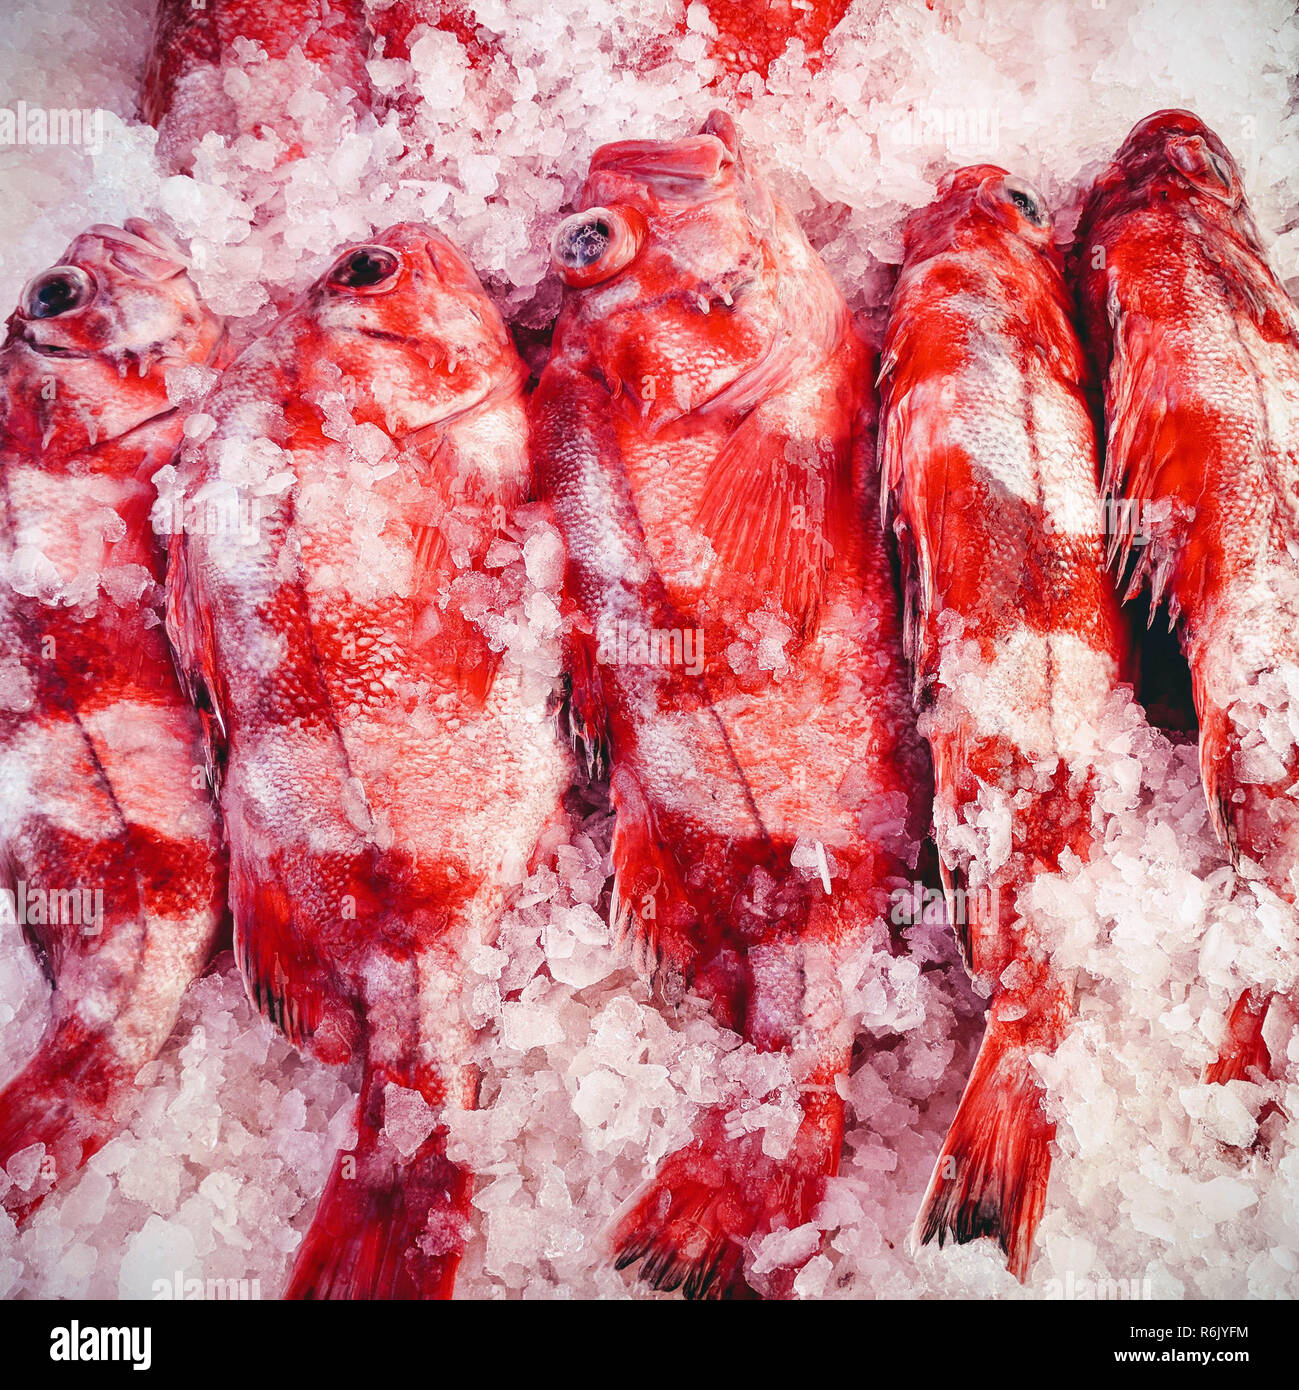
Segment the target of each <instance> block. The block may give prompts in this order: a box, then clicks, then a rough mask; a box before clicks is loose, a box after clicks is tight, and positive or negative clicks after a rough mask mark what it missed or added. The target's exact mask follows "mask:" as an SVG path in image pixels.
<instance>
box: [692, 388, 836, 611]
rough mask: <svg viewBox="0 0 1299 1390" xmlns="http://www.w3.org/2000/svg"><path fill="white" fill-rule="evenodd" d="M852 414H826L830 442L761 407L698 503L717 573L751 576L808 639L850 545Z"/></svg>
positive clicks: (720, 460)
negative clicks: (836, 563) (836, 562)
mask: <svg viewBox="0 0 1299 1390" xmlns="http://www.w3.org/2000/svg"><path fill="white" fill-rule="evenodd" d="M848 414H849V412H844V411H843V410H842V409H840V410H837V411H835V412H828V413H827V414H826V418H827V419H829V420H834V421H836V422H837V423H838V425H839V430H838V433H836V434H831V435H826V434H820V433H815V432H814V431H813V430H812V429H811V428H807V429H804V428H803V427H802V425H801V423H795V422H792V421H791V420H790V419H788V418H784V415H785V413H784V412H783V411H781V410H779V409H775V408H770V407H768V406H760V407H758V408H757V409H756V410H754V411H752V412H751V413H750V414H749V415H748V416H746V417H745V419H744V421H743V423H741V425H740V426H739V428H738V429H736V430H735V432H734V433H733V434H732V435H731V437H730V439H729V440H727V442H726V444H725V445H724V446H723V447H722V449H721V450H720V451H719V452H718V454H717V457H716V458H715V459H714V460H713V462H712V465H711V466H710V468H709V471H708V477H707V479H706V481H705V483H704V492H703V497H702V499H701V501H700V504H699V512H698V517H697V520H698V523H699V525H700V526H701V527H702V528H703V530H704V531H705V533H706V534H707V536H708V538H709V540H710V541H711V542H712V544H713V548H714V549H715V550H716V552H717V557H718V562H719V564H720V565H722V566H724V567H725V568H727V569H729V570H731V571H732V572H734V573H737V574H752V575H753V576H755V577H756V579H757V580H758V582H759V584H760V585H762V586H763V587H764V588H765V589H767V590H769V591H770V592H771V593H772V595H773V596H774V597H775V598H776V599H778V600H779V602H780V605H781V607H782V608H783V609H784V610H785V613H786V615H787V616H788V617H789V619H790V620H791V622H792V623H793V625H794V629H795V631H796V633H797V634H798V636H799V637H800V638H802V639H806V638H808V637H810V636H811V635H812V633H813V632H815V630H816V626H817V622H818V620H819V617H820V611H821V603H822V599H823V597H824V592H825V581H826V575H827V573H828V571H829V568H830V565H831V563H832V562H833V559H834V555H835V553H836V551H839V550H841V549H843V548H845V547H846V546H847V545H848V544H850V543H851V521H852V518H851V515H850V513H851V506H850V501H851V493H852V443H853V441H852V436H851V425H850V421H849V420H846V419H845V416H846V415H848Z"/></svg>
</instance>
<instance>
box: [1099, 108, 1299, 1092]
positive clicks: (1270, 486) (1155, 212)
mask: <svg viewBox="0 0 1299 1390" xmlns="http://www.w3.org/2000/svg"><path fill="white" fill-rule="evenodd" d="M1072 266H1073V271H1074V275H1075V279H1076V281H1077V285H1078V294H1079V300H1080V305H1081V309H1082V315H1083V321H1084V324H1085V328H1086V335H1087V339H1088V344H1089V347H1090V350H1091V351H1092V353H1093V354H1094V356H1095V358H1096V361H1097V366H1098V369H1099V371H1100V373H1101V374H1102V376H1103V379H1104V383H1105V416H1106V433H1107V442H1106V462H1105V489H1106V492H1107V493H1108V494H1109V495H1110V496H1111V497H1113V498H1115V499H1119V500H1120V502H1121V504H1122V505H1124V506H1126V507H1128V508H1129V509H1130V510H1131V511H1132V513H1133V514H1134V515H1136V516H1137V517H1138V518H1139V520H1140V532H1139V538H1140V541H1141V542H1142V543H1141V544H1140V545H1137V544H1135V543H1134V541H1135V540H1136V539H1137V535H1136V534H1134V532H1133V531H1132V530H1129V531H1128V532H1127V534H1126V536H1124V537H1122V538H1121V539H1122V541H1123V544H1121V545H1116V547H1115V550H1116V559H1120V558H1121V559H1122V560H1123V561H1125V562H1128V563H1129V570H1130V580H1129V584H1128V589H1127V593H1128V595H1129V596H1133V595H1134V594H1135V593H1136V592H1137V591H1138V590H1139V589H1140V588H1141V587H1142V586H1143V585H1146V586H1148V588H1149V590H1150V594H1151V600H1150V601H1151V608H1152V611H1153V610H1154V608H1155V607H1156V606H1157V605H1158V604H1159V603H1160V602H1164V601H1166V602H1167V605H1168V611H1169V615H1170V621H1171V622H1173V623H1175V624H1176V625H1177V629H1178V633H1179V638H1180V641H1181V644H1182V650H1183V652H1184V653H1185V655H1186V658H1187V662H1188V664H1189V666H1190V670H1191V678H1192V685H1193V692H1194V697H1195V708H1196V713H1197V715H1198V717H1199V724H1200V771H1201V776H1202V780H1203V782H1204V788H1205V793H1206V796H1207V798H1208V803H1209V811H1210V814H1211V817H1212V819H1213V823H1214V826H1215V829H1216V830H1217V832H1218V836H1219V838H1220V839H1221V840H1222V841H1223V843H1224V844H1225V845H1226V846H1227V848H1228V849H1229V851H1230V852H1231V855H1232V858H1233V860H1234V861H1235V862H1236V864H1237V866H1238V867H1239V868H1241V869H1242V870H1244V871H1245V872H1247V873H1249V874H1258V873H1261V874H1262V876H1263V878H1264V880H1265V882H1266V883H1267V885H1268V887H1270V888H1271V889H1272V890H1273V891H1274V892H1276V893H1277V894H1278V895H1279V896H1281V897H1282V898H1283V899H1284V900H1285V901H1287V902H1289V903H1294V902H1295V900H1296V891H1297V890H1299V800H1296V797H1295V793H1294V790H1293V788H1294V784H1295V779H1296V776H1299V738H1296V726H1295V724H1294V723H1293V722H1290V721H1288V720H1286V719H1285V717H1284V709H1285V708H1286V707H1288V708H1289V709H1290V710H1291V711H1293V710H1294V708H1295V706H1296V702H1297V701H1299V671H1297V669H1296V668H1297V667H1299V550H1297V549H1296V547H1297V545H1299V319H1297V318H1296V313H1295V308H1294V305H1293V304H1292V303H1291V301H1290V298H1289V296H1288V295H1287V294H1286V292H1285V290H1284V288H1283V287H1282V285H1281V284H1280V283H1279V281H1278V280H1277V278H1276V276H1275V274H1274V273H1273V271H1272V269H1271V267H1270V266H1269V264H1268V261H1267V256H1266V254H1265V252H1264V249H1263V245H1262V241H1261V238H1260V236H1259V232H1258V228H1257V226H1256V224H1255V222H1254V218H1253V215H1252V213H1251V212H1250V209H1249V205H1248V202H1247V201H1246V198H1245V192H1244V185H1243V181H1242V178H1241V174H1240V170H1239V168H1238V166H1237V165H1236V162H1235V160H1234V159H1233V158H1232V156H1231V154H1230V152H1229V151H1228V149H1227V147H1226V146H1225V145H1224V144H1223V142H1222V141H1221V140H1220V139H1219V137H1218V136H1217V135H1215V134H1214V133H1213V132H1212V131H1211V130H1209V128H1208V127H1207V126H1205V125H1204V123H1203V122H1202V121H1200V120H1199V118H1198V117H1196V116H1195V115H1193V114H1192V113H1191V112H1189V111H1158V112H1155V113H1154V114H1153V115H1151V116H1148V117H1146V118H1145V119H1144V120H1143V121H1140V122H1138V124H1137V125H1136V126H1135V127H1134V128H1133V129H1132V131H1131V132H1130V133H1129V135H1128V137H1127V139H1126V140H1125V141H1124V143H1123V145H1122V147H1121V148H1120V149H1119V151H1118V153H1117V154H1116V155H1115V157H1114V159H1113V160H1112V161H1111V163H1110V164H1109V166H1108V167H1107V168H1106V169H1105V170H1104V171H1102V173H1101V174H1100V175H1099V176H1098V178H1097V179H1096V181H1095V183H1094V185H1093V187H1092V189H1091V191H1090V193H1089V195H1088V198H1087V201H1086V204H1085V206H1084V209H1083V214H1082V218H1081V220H1080V222H1079V226H1078V231H1077V233H1076V236H1075V242H1074V249H1073V252H1072ZM1269 686H1270V687H1272V688H1271V689H1270V690H1266V689H1264V687H1269ZM1269 707H1270V708H1271V709H1272V710H1273V711H1279V712H1273V713H1269ZM1290 719H1291V720H1293V719H1294V715H1293V714H1291V716H1290ZM1268 985H1269V982H1267V981H1257V982H1255V983H1254V985H1253V986H1252V987H1251V988H1250V989H1249V990H1247V991H1246V992H1245V993H1244V994H1243V995H1242V996H1241V998H1240V999H1239V1000H1238V1001H1237V1003H1236V1005H1235V1007H1234V1008H1233V1009H1232V1010H1231V1012H1230V1017H1229V1020H1228V1025H1227V1030H1226V1037H1225V1039H1224V1042H1223V1045H1222V1052H1221V1055H1220V1057H1219V1059H1218V1060H1217V1062H1215V1063H1214V1064H1212V1065H1211V1066H1210V1068H1209V1069H1208V1072H1207V1076H1208V1078H1209V1079H1212V1080H1218V1081H1227V1080H1231V1079H1233V1078H1236V1077H1246V1076H1248V1075H1250V1074H1251V1073H1254V1074H1258V1073H1260V1072H1261V1073H1263V1074H1266V1073H1267V1072H1268V1071H1269V1069H1270V1061H1269V1059H1268V1053H1267V1048H1266V1045H1265V1044H1264V1041H1263V1028H1264V1023H1265V1019H1266V1015H1267V1002H1268Z"/></svg>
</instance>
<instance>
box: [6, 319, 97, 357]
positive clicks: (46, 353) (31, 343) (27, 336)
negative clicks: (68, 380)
mask: <svg viewBox="0 0 1299 1390" xmlns="http://www.w3.org/2000/svg"><path fill="white" fill-rule="evenodd" d="M15 342H17V343H21V344H22V345H23V346H24V347H25V348H27V349H28V350H29V351H31V352H34V353H36V355H37V356H39V357H57V358H60V359H62V360H65V361H67V360H82V361H84V360H85V359H86V358H87V357H89V356H90V353H88V352H77V351H75V350H74V349H72V348H65V347H60V346H59V345H58V344H57V343H43V342H41V340H40V339H39V338H36V337H33V336H32V332H31V328H30V327H28V328H26V329H24V331H23V332H22V334H21V335H20V336H19V337H18V338H16V339H15Z"/></svg>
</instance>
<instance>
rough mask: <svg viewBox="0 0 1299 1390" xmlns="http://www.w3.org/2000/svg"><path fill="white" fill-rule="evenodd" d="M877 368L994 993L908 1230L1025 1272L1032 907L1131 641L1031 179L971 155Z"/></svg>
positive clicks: (931, 711)
mask: <svg viewBox="0 0 1299 1390" xmlns="http://www.w3.org/2000/svg"><path fill="white" fill-rule="evenodd" d="M882 381H883V384H884V414H883V421H884V424H883V431H882V436H881V439H882V448H881V458H882V463H883V469H884V481H885V486H886V488H887V489H888V491H889V494H890V495H891V497H892V501H893V505H894V507H895V509H896V521H895V528H896V530H897V532H898V535H899V538H900V541H901V545H902V552H903V563H904V570H905V572H906V578H907V601H908V603H907V606H908V612H907V644H908V650H909V654H910V656H911V660H912V664H913V668H914V673H915V691H916V697H917V703H918V706H919V708H920V709H921V710H922V711H923V714H922V717H921V729H922V731H923V732H925V733H926V735H927V736H928V738H929V742H930V747H931V749H932V751H933V759H934V779H935V787H936V801H935V810H934V831H935V837H936V840H937V843H938V848H939V854H940V859H941V862H942V867H943V871H944V878H945V883H946V886H947V888H948V898H949V908H950V912H951V916H952V920H953V922H954V924H955V926H956V930H957V935H958V939H959V940H960V942H961V946H962V950H963V953H964V955H965V959H966V962H967V964H968V965H969V968H970V971H971V973H972V975H973V976H974V978H975V980H976V982H977V983H978V984H979V985H980V987H981V988H982V990H983V991H984V992H986V993H988V994H990V995H991V1000H992V1002H991V1006H990V1010H989V1020H988V1028H987V1033H986V1035H985V1038H984V1042H983V1046H982V1049H981V1050H980V1053H979V1058H978V1060H977V1062H976V1064H975V1071H974V1074H973V1075H972V1077H971V1079H970V1082H969V1085H968V1087H967V1089H966V1093H965V1097H964V1099H963V1100H962V1103H961V1108H960V1110H959V1112H958V1114H957V1116H956V1119H955V1120H954V1121H953V1124H952V1128H951V1131H950V1132H949V1135H948V1139H947V1143H946V1144H945V1146H944V1149H943V1153H942V1154H941V1155H940V1158H939V1162H938V1165H937V1168H936V1170H935V1175H934V1178H933V1180H932V1182H931V1184H930V1189H929V1193H928V1194H927V1197H926V1203H925V1207H924V1209H923V1210H922V1212H921V1215H920V1218H919V1220H918V1222H917V1228H916V1232H917V1236H918V1238H919V1239H921V1240H929V1239H931V1238H932V1237H934V1236H937V1237H938V1238H939V1240H940V1242H941V1241H942V1240H944V1239H945V1238H947V1237H948V1236H951V1237H953V1238H955V1239H956V1240H969V1239H972V1238H973V1237H976V1236H980V1235H992V1236H995V1237H997V1238H999V1240H1000V1241H1001V1244H1002V1247H1003V1249H1004V1250H1005V1251H1006V1253H1007V1256H1008V1259H1009V1262H1010V1265H1011V1268H1012V1269H1013V1270H1014V1271H1015V1273H1016V1274H1018V1275H1019V1276H1020V1277H1021V1278H1023V1277H1024V1275H1025V1274H1026V1271H1027V1268H1028V1261H1029V1259H1030V1256H1031V1249H1032V1240H1033V1233H1034V1230H1035V1229H1036V1226H1037V1223H1038V1220H1039V1219H1040V1217H1041V1213H1042V1207H1043V1202H1044V1199H1045V1192H1046V1182H1047V1175H1048V1172H1049V1167H1050V1154H1049V1149H1048V1145H1049V1142H1050V1139H1051V1137H1052V1135H1053V1133H1054V1126H1053V1125H1051V1124H1050V1123H1048V1121H1047V1119H1046V1116H1045V1114H1044V1112H1043V1108H1042V1095H1041V1090H1040V1087H1039V1085H1038V1083H1037V1081H1036V1080H1035V1074H1034V1072H1033V1069H1032V1062H1031V1059H1032V1057H1033V1055H1034V1054H1035V1053H1038V1052H1043V1051H1047V1052H1049V1051H1051V1050H1053V1049H1054V1047H1055V1046H1056V1044H1057V1043H1058V1041H1059V1039H1060V1037H1061V1034H1062V1031H1063V1028H1064V1026H1065V1024H1066V1022H1067V1018H1068V1013H1069V1000H1068V994H1067V991H1066V989H1065V986H1064V983H1063V982H1062V981H1061V980H1060V979H1059V978H1058V977H1057V976H1056V974H1055V972H1054V971H1053V970H1052V968H1051V964H1050V960H1049V954H1048V951H1047V949H1046V946H1045V943H1043V942H1042V941H1041V939H1040V938H1039V937H1038V936H1037V934H1036V933H1035V931H1034V927H1033V923H1032V921H1031V920H1030V919H1027V918H1025V917H1024V916H1022V915H1021V913H1020V911H1019V910H1018V908H1017V905H1016V904H1017V899H1018V898H1019V895H1020V893H1021V891H1022V890H1024V889H1025V888H1026V887H1027V886H1028V885H1029V884H1030V883H1031V882H1032V880H1033V878H1034V877H1035V876H1036V875H1037V874H1039V873H1053V872H1057V871H1058V870H1059V869H1060V867H1061V859H1062V856H1063V855H1064V854H1065V853H1066V852H1071V853H1073V854H1076V855H1079V856H1081V857H1084V858H1085V857H1086V856H1087V855H1088V853H1089V852H1090V844H1091V833H1092V800H1093V794H1092V766H1093V764H1094V761H1095V757H1096V754H1097V752H1098V747H1097V743H1096V740H1097V735H1098V732H1099V729H1100V727H1101V722H1102V716H1103V711H1104V707H1105V705H1106V703H1107V701H1108V700H1109V698H1110V695H1111V693H1112V691H1113V690H1114V688H1115V686H1116V683H1117V682H1118V680H1119V679H1120V676H1121V674H1122V668H1123V665H1124V658H1125V652H1126V642H1125V637H1124V632H1123V627H1122V624H1121V622H1120V617H1119V608H1118V600H1117V597H1116V595H1115V594H1114V592H1113V586H1112V584H1111V581H1110V579H1109V577H1108V575H1107V574H1106V566H1105V553H1104V541H1103V536H1102V514H1101V506H1100V496H1099V467H1098V461H1097V451H1096V436H1095V429H1094V426H1093V422H1092V418H1091V413H1090V409H1089V404H1088V395H1087V382H1086V376H1085V368H1084V359H1083V355H1082V350H1081V347H1080V345H1079V342H1078V339H1077V335H1076V333H1075V331H1074V329H1073V327H1072V324H1071V322H1070V316H1069V300H1068V295H1067V292H1066V290H1065V287H1064V280H1063V277H1062V273H1061V266H1060V258H1059V256H1058V254H1057V253H1056V251H1055V250H1054V248H1053V246H1052V244H1051V219H1050V215H1049V213H1048V212H1047V211H1046V209H1045V207H1044V206H1043V205H1042V203H1041V200H1040V198H1039V197H1038V196H1037V195H1036V194H1035V193H1033V192H1032V190H1031V189H1029V188H1027V186H1026V185H1023V184H1022V183H1020V182H1019V181H1017V180H1014V179H1012V178H1010V177H1009V176H1008V175H1006V174H1005V173H1004V171H1002V170H1000V169H997V168H994V167H992V166H989V165H980V166H975V167H973V168H967V169H962V170H959V171H957V172H955V173H953V174H950V175H948V176H947V177H946V178H945V179H944V180H943V182H942V184H940V186H939V196H938V198H937V199H936V201H935V202H934V203H933V204H931V205H930V206H928V207H927V208H924V209H922V210H921V211H919V212H917V213H915V214H914V215H913V217H912V219H911V221H910V222H909V224H908V227H907V232H906V252H905V260H904V264H903V268H902V272H901V275H900V277H899V280H898V284H897V288H896V290H895V292H894V297H893V302H892V305H891V309H890V319H889V328H888V334H887V337H886V341H885V347H884V369H883V373H882Z"/></svg>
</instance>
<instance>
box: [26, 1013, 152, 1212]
mask: <svg viewBox="0 0 1299 1390" xmlns="http://www.w3.org/2000/svg"><path fill="white" fill-rule="evenodd" d="M128 1089H129V1078H128V1077H127V1076H126V1075H124V1074H123V1071H122V1067H121V1064H120V1063H119V1062H118V1060H117V1058H116V1057H115V1056H114V1055H113V1054H112V1052H111V1049H110V1048H109V1046H108V1043H107V1040H106V1039H105V1038H104V1036H103V1035H102V1034H91V1035H89V1036H85V1037H80V1036H76V1035H75V1030H74V1029H73V1028H72V1027H71V1025H66V1026H64V1027H62V1028H59V1029H56V1030H55V1031H54V1032H53V1033H52V1034H48V1035H47V1036H46V1037H45V1039H44V1040H43V1041H42V1043H41V1046H40V1049H39V1050H38V1051H37V1053H36V1055H35V1056H34V1057H32V1059H31V1060H30V1061H29V1062H28V1063H27V1065H26V1066H25V1067H24V1068H23V1070H22V1071H20V1072H19V1073H18V1075H17V1076H15V1077H14V1078H13V1080H12V1081H10V1082H9V1084H8V1085H7V1086H6V1087H5V1088H4V1089H3V1090H2V1091H0V1168H5V1169H10V1165H11V1163H12V1160H13V1159H14V1158H15V1156H16V1155H25V1153H26V1151H27V1150H29V1149H31V1148H32V1147H33V1146H34V1145H36V1144H43V1145H44V1154H43V1155H40V1154H33V1155H32V1160H33V1161H32V1164H31V1169H32V1171H31V1172H30V1173H29V1174H26V1175H24V1176H23V1177H19V1176H17V1175H16V1172H17V1170H21V1169H23V1168H26V1167H27V1166H28V1165H27V1164H26V1163H25V1162H24V1161H23V1160H22V1159H21V1158H20V1160H19V1163H17V1164H14V1165H13V1169H14V1170H15V1171H10V1178H11V1179H12V1180H13V1181H12V1185H11V1186H10V1187H8V1189H7V1190H6V1191H5V1192H4V1194H3V1197H0V1205H3V1206H4V1208H5V1210H6V1211H7V1212H8V1213H9V1214H10V1215H11V1216H13V1217H14V1218H15V1219H17V1220H20V1221H21V1220H25V1219H26V1218H27V1217H29V1216H30V1215H31V1214H32V1213H33V1212H34V1211H35V1210H36V1208H37V1207H38V1206H39V1205H40V1204H41V1202H43V1201H44V1200H45V1198H46V1197H48V1196H49V1194H50V1192H51V1190H52V1189H53V1187H54V1185H55V1183H56V1182H61V1181H65V1180H66V1179H67V1178H68V1177H69V1176H70V1175H71V1174H73V1173H75V1172H76V1171H77V1170H78V1169H79V1168H80V1167H81V1166H82V1165H83V1164H84V1163H85V1162H86V1160H87V1159H89V1158H90V1157H91V1156H92V1155H93V1154H94V1153H96V1152H97V1151H98V1150H99V1149H101V1148H103V1146H104V1145H105V1144H106V1143H107V1142H108V1140H109V1139H110V1138H112V1136H113V1134H114V1133H115V1132H116V1130H117V1128H118V1121H119V1113H118V1112H119V1111H120V1110H121V1108H122V1101H123V1098H124V1092H125V1091H126V1090H128Z"/></svg>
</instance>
